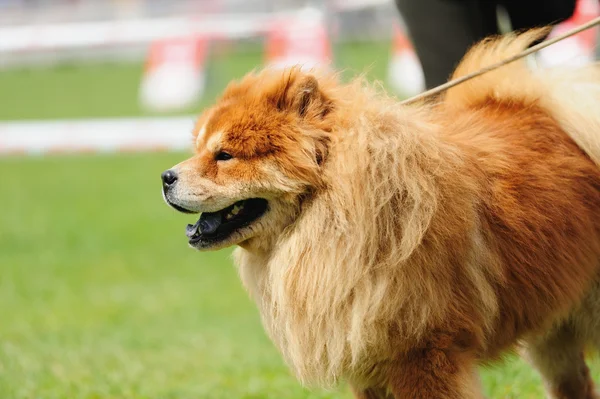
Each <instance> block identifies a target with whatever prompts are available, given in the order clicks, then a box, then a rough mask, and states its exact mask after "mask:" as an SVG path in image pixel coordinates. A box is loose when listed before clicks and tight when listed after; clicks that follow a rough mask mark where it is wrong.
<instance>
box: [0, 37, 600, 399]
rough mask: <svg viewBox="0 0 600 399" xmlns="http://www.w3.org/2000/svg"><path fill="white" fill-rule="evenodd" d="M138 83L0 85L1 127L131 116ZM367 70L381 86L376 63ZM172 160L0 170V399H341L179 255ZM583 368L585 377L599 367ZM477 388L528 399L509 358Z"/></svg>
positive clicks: (207, 262) (232, 290) (65, 160)
mask: <svg viewBox="0 0 600 399" xmlns="http://www.w3.org/2000/svg"><path fill="white" fill-rule="evenodd" d="M357 49H358V50H357ZM359 50H360V51H359ZM376 50H377V51H379V52H378V53H377V52H376V53H370V52H371V51H376ZM383 50H384V47H383V46H380V47H377V46H372V47H368V48H360V47H357V48H351V47H349V49H344V51H347V53H345V54H346V55H345V57H347V58H345V60H346V61H345V63H346V64H347V65H346V66H351V67H352V68H357V69H359V70H360V68H362V67H363V66H364V65H367V64H370V63H371V61H368V62H367V61H366V60H372V59H379V60H383V59H385V58H384V57H385V56H386V55H385V54H386V53H384V52H383ZM385 51H387V48H385ZM377 54H379V55H377ZM243 57H247V58H243ZM243 57H242V58H240V59H237V60H236V59H235V58H234V59H233V60H230V61H225V57H224V58H223V59H220V61H219V62H222V63H223V65H222V66H220V67H219V68H220V69H219V72H220V73H221V74H222V77H221V78H219V79H220V80H217V79H215V81H214V90H215V91H216V90H217V88H220V87H222V86H223V85H224V84H225V82H226V81H227V80H228V79H229V78H228V77H227V76H228V75H227V74H229V75H232V76H236V74H241V73H243V72H244V69H246V68H248V66H249V64H251V63H253V62H258V61H259V60H260V57H259V56H258V55H248V54H247V55H244V56H243ZM252 57H254V58H252ZM243 59H245V60H246V61H243ZM240 60H242V61H240ZM227 68H230V69H229V72H227V74H226V69H227ZM139 71H140V67H139V65H138V66H135V65H133V66H118V67H116V66H115V67H113V66H95V67H86V68H75V67H61V68H58V69H54V70H48V71H36V70H34V71H14V72H3V73H0V88H2V90H0V119H9V118H10V119H13V118H57V117H89V116H120V115H123V116H130V115H141V114H143V112H142V111H141V110H139V109H138V108H137V105H136V101H135V95H136V85H137V79H139ZM371 71H372V73H373V74H374V75H373V76H382V73H383V71H385V65H383V66H382V65H380V64H379V63H377V64H376V65H374V66H373V69H372V70H371ZM219 76H221V75H219ZM94 80H97V81H98V82H93V81H94ZM102 82H104V83H102ZM44 85H45V86H44ZM42 86H43V87H45V88H44V89H43V90H42V89H40V87H42ZM6 87H9V90H8V91H7V90H4V88H6ZM36 87H37V88H38V90H39V91H38V92H35V88H36ZM49 87H52V88H53V90H55V92H54V94H53V93H51V92H49V91H48V92H46V90H49V89H48V88H49ZM86 88H87V89H90V88H93V90H92V92H93V93H94V94H95V97H96V98H90V97H91V96H90V95H89V91H88V90H86ZM211 90H213V89H211ZM28 96H29V98H28ZM199 106H200V105H199ZM184 156H185V154H144V155H142V154H139V155H133V154H129V155H118V156H91V155H81V156H66V157H38V158H14V157H13V158H0V181H1V182H2V184H1V185H0V204H2V212H0V315H1V319H0V320H1V323H0V399H13V398H14V399H34V398H35V399H37V398H40V399H59V398H60V399H63V398H68V399H71V398H72V399H79V398H81V399H84V398H85V399H105V398H108V399H117V398H119V399H121V398H123V399H125V398H127V399H129V398H131V399H133V398H136V399H137V398H148V399H150V398H151V399H170V398H173V399H188V398H189V399H191V398H203V399H204V398H207V399H220V398H223V399H225V398H227V399H229V398H248V399H249V398H255V399H259V398H260V399H262V398H269V399H300V398H314V399H316V398H350V395H349V392H348V389H347V387H345V386H342V387H340V389H339V390H336V391H332V392H325V391H321V390H313V391H308V390H305V389H303V388H302V387H300V386H299V384H298V383H297V382H296V381H295V380H294V378H293V377H292V376H291V375H290V374H289V372H288V371H287V369H286V367H285V365H284V364H283V362H282V360H281V359H280V357H279V355H278V354H277V352H276V351H275V349H274V348H273V346H272V345H271V343H270V342H269V340H268V339H267V338H266V337H265V335H264V333H263V330H262V327H261V326H260V322H259V317H258V314H257V311H256V309H255V307H254V305H253V304H252V303H251V302H250V301H249V300H248V298H247V296H246V294H245V293H244V292H243V289H242V287H241V284H240V283H239V280H238V278H237V276H236V271H235V269H234V267H233V266H232V264H231V262H230V260H229V259H228V256H229V251H221V252H216V253H197V252H195V251H193V250H191V249H189V248H188V247H187V244H186V239H185V236H184V227H185V224H186V223H189V222H191V221H193V216H191V217H190V216H182V215H179V214H177V213H176V212H175V211H173V210H171V209H169V208H168V207H167V206H166V205H164V204H163V202H162V198H161V196H160V192H159V190H160V184H159V174H160V172H161V171H163V170H164V169H166V168H167V167H169V166H171V165H173V164H174V163H176V162H178V161H179V160H181V159H182V158H183V157H184ZM593 370H594V373H595V374H594V375H595V377H596V378H597V379H598V377H600V363H598V362H597V361H596V362H595V363H594V364H593ZM482 380H483V385H484V387H485V391H486V393H487V394H488V395H489V396H490V397H491V398H541V397H542V391H541V385H540V382H539V379H538V377H537V376H536V375H535V373H534V372H532V371H531V370H530V369H529V367H527V366H525V365H524V364H523V363H522V362H521V361H520V360H516V359H514V358H509V359H508V360H507V362H506V363H505V364H503V365H501V366H498V367H496V368H494V369H484V370H482Z"/></svg>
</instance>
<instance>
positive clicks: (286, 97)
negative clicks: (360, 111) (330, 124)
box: [276, 70, 332, 119]
mask: <svg viewBox="0 0 600 399" xmlns="http://www.w3.org/2000/svg"><path fill="white" fill-rule="evenodd" d="M277 97H278V98H277V100H276V106H277V108H278V109H279V110H281V111H291V112H295V113H296V114H297V115H298V116H300V117H301V118H319V119H323V118H324V117H325V116H326V115H327V114H328V113H329V112H330V111H331V108H332V102H331V101H330V100H329V99H328V98H327V96H326V95H325V94H324V93H323V92H322V91H321V89H320V88H319V82H318V80H317V78H315V77H314V76H312V75H302V74H301V73H299V72H298V71H296V70H292V71H290V74H289V75H287V76H286V77H285V80H284V82H283V85H282V87H281V89H280V90H279V93H278V96H277Z"/></svg>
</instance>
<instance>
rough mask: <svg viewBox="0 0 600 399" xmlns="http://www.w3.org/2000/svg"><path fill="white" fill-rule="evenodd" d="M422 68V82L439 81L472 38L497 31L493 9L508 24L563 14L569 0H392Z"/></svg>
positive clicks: (570, 7)
mask: <svg viewBox="0 0 600 399" xmlns="http://www.w3.org/2000/svg"><path fill="white" fill-rule="evenodd" d="M396 4H397V5H398V9H399V10H400V13H401V14H402V17H403V19H404V21H405V23H406V27H407V29H408V33H409V35H410V37H411V39H412V41H413V44H414V46H415V50H416V52H417V55H418V56H419V59H420V60H421V64H422V66H423V72H424V74H425V82H426V85H427V88H432V87H435V86H438V85H440V84H443V83H445V82H446V81H447V80H448V78H449V77H450V75H451V74H452V71H453V70H454V68H455V67H456V65H457V64H458V62H459V61H460V60H461V58H462V57H463V56H464V55H465V53H466V51H467V50H468V49H469V47H471V46H472V45H473V44H474V43H476V42H478V41H480V40H481V39H483V38H485V37H487V36H490V35H494V34H498V33H499V30H498V22H497V16H496V11H497V7H498V6H499V5H500V6H502V7H504V9H505V10H506V11H507V13H508V15H509V17H510V20H511V25H512V28H513V29H514V30H523V29H528V28H533V27H536V26H545V25H550V24H553V23H557V22H560V21H563V20H565V19H567V18H569V17H570V16H571V15H572V14H573V11H574V10H575V0H396Z"/></svg>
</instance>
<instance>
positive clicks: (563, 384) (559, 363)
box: [525, 324, 600, 399]
mask: <svg viewBox="0 0 600 399" xmlns="http://www.w3.org/2000/svg"><path fill="white" fill-rule="evenodd" d="M525 358H526V359H527V360H529V362H530V363H531V364H533V366H534V367H535V368H537V369H538V371H539V372H540V374H541V375H542V379H543V380H544V384H545V386H546V390H547V392H548V397H549V398H551V399H598V398H600V396H597V395H596V394H594V383H593V381H592V379H591V378H590V373H589V370H588V368H587V366H586V364H585V360H584V358H583V343H582V342H580V339H578V338H577V334H576V333H575V332H574V330H573V327H572V325H566V324H565V325H562V326H559V327H555V328H554V329H553V330H552V331H550V332H549V333H547V334H545V335H544V336H542V337H536V338H535V339H532V340H530V341H529V342H527V345H526V347H525Z"/></svg>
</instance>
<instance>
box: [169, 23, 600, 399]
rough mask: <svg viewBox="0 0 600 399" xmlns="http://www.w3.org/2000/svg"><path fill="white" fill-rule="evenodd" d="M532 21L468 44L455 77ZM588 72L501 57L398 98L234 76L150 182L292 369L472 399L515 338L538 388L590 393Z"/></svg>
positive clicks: (505, 51) (598, 201) (286, 75)
mask: <svg viewBox="0 0 600 399" xmlns="http://www.w3.org/2000/svg"><path fill="white" fill-rule="evenodd" d="M545 32H546V31H545V30H533V31H529V32H525V33H523V34H519V35H508V36H503V37H499V38H494V39H489V40H485V41H484V42H482V43H480V44H478V45H476V46H474V48H472V49H471V50H470V51H469V53H468V54H467V55H466V56H465V58H464V59H463V61H462V63H461V64H460V65H459V66H458V68H457V70H456V72H455V74H454V77H460V76H464V75H466V74H468V73H470V72H473V71H476V70H479V69H480V68H482V67H485V66H487V65H490V64H492V63H494V62H497V61H499V60H503V59H506V58H508V57H510V56H512V55H514V54H517V53H518V52H520V51H522V50H523V49H524V48H526V47H527V46H529V45H530V44H531V43H532V42H534V41H535V40H537V39H538V38H540V37H542V36H543V35H544V33H545ZM599 109H600V72H599V70H598V68H597V67H596V66H590V67H581V68H578V69H552V70H535V71H534V70H532V69H530V68H528V66H527V64H526V63H525V62H523V61H519V62H513V63H511V64H508V65H506V66H504V67H502V68H499V69H497V70H494V71H492V72H489V73H487V74H484V75H482V76H480V77H477V78H475V79H472V80H470V81H468V82H465V83H463V84H460V85H458V86H455V87H453V88H451V89H449V90H448V91H447V92H445V93H444V94H443V96H441V97H440V98H436V99H435V100H433V101H421V102H418V103H416V104H412V105H403V106H401V105H399V104H398V101H397V100H396V99H394V98H392V97H390V96H387V95H386V94H385V93H384V92H383V91H382V90H380V89H378V88H377V87H376V86H374V85H370V84H368V83H366V82H365V81H364V79H361V78H357V79H355V80H353V81H351V82H349V83H340V81H339V79H338V78H337V76H336V74H335V73H329V72H325V73H323V72H318V71H311V72H305V71H302V70H301V69H300V68H291V69H287V70H285V71H275V70H269V69H267V70H264V71H261V72H252V73H250V74H248V75H247V76H245V77H244V78H243V79H241V80H240V81H238V82H234V83H231V84H230V85H229V86H228V87H227V88H226V89H225V92H224V94H223V95H222V97H221V98H220V99H218V100H217V102H216V104H215V105H214V106H212V107H210V108H208V109H206V110H205V111H204V112H203V113H202V115H201V116H200V117H199V119H198V121H197V123H196V126H195V128H194V130H193V137H194V150H195V154H194V155H193V156H192V157H191V158H189V159H187V160H185V161H183V162H181V163H180V164H178V165H176V166H174V167H173V168H171V169H169V170H168V171H166V172H164V173H163V175H162V180H163V195H164V199H165V200H166V202H167V203H168V204H169V205H171V206H172V207H173V208H175V209H177V210H178V211H180V212H185V213H200V217H199V219H198V221H197V222H196V223H195V224H193V225H192V224H190V225H188V226H187V230H186V235H187V238H188V240H189V245H191V246H192V247H193V248H196V249H199V250H215V249H220V248H225V247H229V246H234V245H235V246H237V248H236V249H235V251H234V258H235V262H236V264H237V266H238V267H239V274H240V277H241V280H242V282H243V284H244V286H245V288H246V289H247V290H248V292H249V294H250V296H251V297H252V298H253V299H254V300H255V301H256V304H257V306H258V308H259V310H260V314H261V317H262V321H263V324H264V326H265V329H266V331H267V332H268V334H269V336H270V338H271V339H272V340H273V342H274V343H275V345H276V346H277V347H278V349H279V350H280V351H281V353H282V355H283V357H284V358H285V360H286V362H287V363H288V365H289V366H290V367H291V369H292V370H293V371H294V373H295V375H296V376H297V377H298V379H299V380H300V381H301V382H302V383H304V384H308V385H318V386H326V387H329V386H332V385H334V384H335V383H337V382H338V381H340V380H345V381H348V382H349V383H350V385H351V387H352V390H353V392H354V394H355V396H356V398H362V399H376V398H397V399H399V398H444V399H449V398H481V397H482V393H481V387H480V383H479V380H478V376H477V372H476V370H477V366H478V365H479V364H482V363H489V362H493V361H495V360H497V359H499V358H500V357H501V356H502V355H503V354H504V353H506V352H508V351H512V350H516V349H519V348H520V349H519V350H522V351H523V352H524V353H525V357H526V359H527V360H528V361H529V362H530V363H531V364H532V365H533V366H534V367H535V368H537V370H538V371H539V372H540V374H541V376H542V378H543V381H544V383H545V387H546V390H547V392H548V395H549V396H550V397H552V398H568V399H571V398H572V399H575V398H578V399H582V398H585V399H591V398H598V397H599V396H597V394H596V393H595V392H594V385H593V382H592V380H591V379H590V375H589V370H588V368H587V366H586V363H585V360H584V356H583V353H584V348H585V347H587V346H591V347H594V346H596V347H597V346H598V344H599V343H600V263H599V261H600V168H599V165H600V113H599V112H598V110H599Z"/></svg>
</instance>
